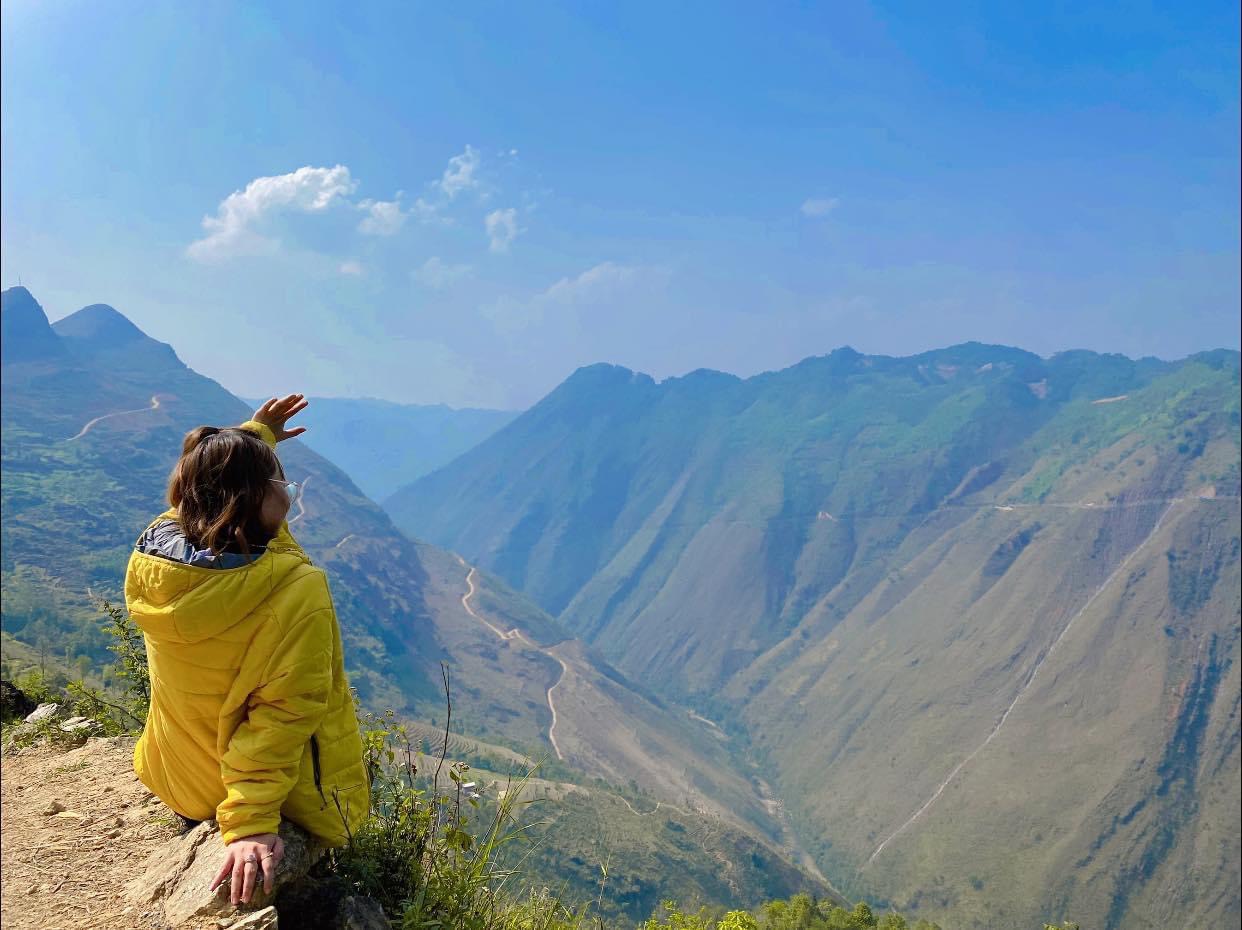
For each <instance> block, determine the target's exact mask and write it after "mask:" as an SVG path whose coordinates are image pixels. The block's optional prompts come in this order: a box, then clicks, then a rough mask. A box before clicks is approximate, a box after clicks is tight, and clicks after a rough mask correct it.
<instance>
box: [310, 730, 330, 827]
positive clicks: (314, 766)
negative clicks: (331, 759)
mask: <svg viewBox="0 0 1242 930" xmlns="http://www.w3.org/2000/svg"><path fill="white" fill-rule="evenodd" d="M310 749H311V770H312V771H313V772H314V774H315V789H316V790H317V791H318V792H319V799H320V800H321V801H323V806H322V807H320V808H319V809H320V810H323V808H324V807H327V806H328V799H327V798H326V797H324V794H323V773H322V771H321V770H320V768H319V738H318V737H317V736H312V737H311V738H310Z"/></svg>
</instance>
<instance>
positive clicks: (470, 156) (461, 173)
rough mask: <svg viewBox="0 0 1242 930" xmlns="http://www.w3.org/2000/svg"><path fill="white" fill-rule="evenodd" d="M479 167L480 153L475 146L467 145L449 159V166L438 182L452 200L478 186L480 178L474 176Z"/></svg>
mask: <svg viewBox="0 0 1242 930" xmlns="http://www.w3.org/2000/svg"><path fill="white" fill-rule="evenodd" d="M478 167H479V153H478V151H477V150H476V149H475V148H474V146H472V145H467V146H466V150H465V151H464V152H462V153H461V154H460V155H454V156H453V157H452V158H450V159H449V163H448V167H447V168H445V169H444V174H443V175H442V176H441V178H440V180H439V182H438V186H439V188H440V190H442V191H444V193H445V195H446V196H447V197H448V198H449V199H450V200H452V199H453V198H454V197H456V196H457V195H458V194H460V193H461V192H462V191H465V190H470V189H471V188H475V187H478V186H479V179H478V178H476V177H475V176H474V173H475V171H477V170H478Z"/></svg>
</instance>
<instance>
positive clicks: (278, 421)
mask: <svg viewBox="0 0 1242 930" xmlns="http://www.w3.org/2000/svg"><path fill="white" fill-rule="evenodd" d="M309 403H310V401H308V400H307V399H306V395H305V394H290V395H289V396H288V397H280V398H277V397H273V398H272V399H271V400H269V401H266V402H265V403H264V404H263V406H262V407H260V408H259V409H258V410H256V411H255V412H254V416H253V417H251V419H252V420H254V421H255V422H257V423H262V424H263V425H264V426H266V427H267V428H268V429H270V430H271V431H272V433H273V434H275V436H276V441H277V442H282V441H283V440H285V439H292V438H293V437H294V436H301V435H302V434H303V433H305V432H306V427H305V426H295V427H294V428H293V429H285V423H287V422H288V421H289V420H290V419H291V418H292V417H293V416H295V415H296V414H298V413H300V412H302V411H303V410H305V409H306V405H307V404H309Z"/></svg>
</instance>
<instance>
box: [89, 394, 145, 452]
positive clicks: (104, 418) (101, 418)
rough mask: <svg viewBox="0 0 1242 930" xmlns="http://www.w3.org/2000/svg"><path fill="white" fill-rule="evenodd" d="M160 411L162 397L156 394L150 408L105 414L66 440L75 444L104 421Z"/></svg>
mask: <svg viewBox="0 0 1242 930" xmlns="http://www.w3.org/2000/svg"><path fill="white" fill-rule="evenodd" d="M159 409H160V396H159V395H158V394H156V395H154V396H152V398H151V404H150V406H147V407H139V408H137V409H136V410H118V411H116V412H115V413H105V414H104V415H103V416H101V417H95V419H93V420H91V421H90V422H89V423H87V424H86V425H85V426H84V427H82V428H81V429H80V430H78V432H77V435H75V436H70V437H69V438H68V439H66V440H65V442H73V441H74V440H75V439H81V438H82V437H83V436H85V435H86V434H87V433H89V432H90V431H91V429H92V428H93V427H94V426H95V424H96V423H100V422H102V421H104V420H110V419H112V418H113V417H123V416H126V415H127V414H130V413H146V412H147V411H148V410H159Z"/></svg>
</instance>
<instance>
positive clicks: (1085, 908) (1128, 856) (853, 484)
mask: <svg viewBox="0 0 1242 930" xmlns="http://www.w3.org/2000/svg"><path fill="white" fill-rule="evenodd" d="M1238 371H1239V365H1238V354H1237V353H1236V352H1233V351H1218V352H1211V353H1204V354H1201V355H1197V356H1194V357H1192V358H1189V359H1185V360H1183V361H1180V362H1160V361H1157V360H1155V359H1144V360H1140V361H1132V360H1130V359H1127V358H1124V357H1122V356H1116V355H1099V354H1096V353H1091V352H1068V353H1063V354H1061V355H1057V356H1054V357H1053V358H1050V359H1042V358H1040V357H1038V356H1035V355H1033V354H1031V353H1027V352H1023V351H1021V350H1018V349H1012V348H1006V347H1002V346H987V345H980V344H973V343H972V344H966V345H961V346H954V347H951V348H947V349H943V350H939V351H935V352H929V353H925V354H923V355H919V356H914V357H911V358H888V357H883V356H864V355H860V354H858V353H856V352H853V351H851V350H848V349H842V350H838V351H835V352H833V353H832V354H830V355H828V356H823V357H816V358H809V359H807V360H806V361H804V362H802V363H800V364H798V365H795V366H793V367H792V368H788V369H786V370H784V371H779V372H771V373H767V374H764V375H760V376H757V377H754V378H749V379H745V380H743V379H740V378H735V377H732V376H729V375H724V374H720V373H717V372H708V371H700V372H694V373H692V374H690V375H687V376H685V377H683V378H671V379H668V380H666V381H663V382H660V383H656V382H655V381H653V380H652V379H651V378H649V377H647V376H645V375H642V374H637V373H635V372H632V371H629V370H627V369H623V368H619V367H616V366H608V365H596V366H591V367H589V368H584V369H581V370H579V371H578V372H576V373H575V374H574V375H573V376H572V377H571V378H569V379H568V380H567V381H566V382H565V383H563V384H562V385H561V386H560V387H559V388H557V389H556V390H555V391H553V392H552V393H551V394H550V395H549V396H548V397H546V398H545V399H544V400H543V401H541V402H540V403H538V404H536V405H535V406H534V407H533V408H531V409H530V410H529V411H527V412H526V413H525V414H523V415H522V416H521V417H519V418H518V419H517V420H515V421H514V422H513V423H511V424H510V425H509V427H507V428H506V429H505V430H504V431H503V432H502V433H499V434H497V435H496V436H493V437H492V438H491V439H489V440H487V441H485V442H483V443H482V444H481V445H480V446H479V447H478V448H476V449H474V450H472V451H471V452H469V453H467V454H465V455H463V456H462V457H461V458H459V459H458V460H456V461H455V462H453V463H452V464H451V465H449V466H448V467H446V468H444V469H441V470H440V471H437V472H435V473H433V474H431V475H428V476H426V477H425V478H422V479H420V480H419V481H417V482H415V483H413V484H412V485H411V486H409V487H407V488H405V489H403V490H402V491H401V492H399V493H398V494H396V495H394V496H393V498H391V499H390V500H389V501H388V502H387V507H388V510H389V512H390V513H392V514H393V516H394V519H395V520H396V521H397V523H398V525H400V526H401V527H402V528H403V529H405V530H407V531H408V532H411V533H415V534H418V535H420V536H422V537H424V538H428V539H431V540H434V541H436V542H438V543H440V544H442V545H445V546H448V547H450V548H453V549H455V550H457V551H459V552H462V553H463V554H464V555H466V556H467V557H468V558H471V559H474V560H477V561H478V562H479V564H482V565H485V566H487V567H488V568H489V569H491V570H493V571H496V572H497V573H498V574H500V575H501V576H502V577H504V578H505V579H506V580H507V581H509V582H510V583H511V584H513V585H514V586H515V587H517V588H519V589H520V590H523V591H525V592H527V593H529V594H530V595H531V596H532V597H533V598H534V599H535V600H536V601H537V602H538V603H540V604H541V605H542V606H543V607H544V608H545V609H547V610H548V611H549V612H551V613H552V614H553V615H556V616H557V617H558V618H559V619H560V621H561V622H562V623H564V624H565V625H566V627H567V628H569V629H570V630H572V631H574V632H575V633H577V634H579V635H581V636H583V637H584V638H586V639H587V640H588V641H590V642H592V643H594V644H595V645H597V646H598V647H599V648H601V649H602V650H603V651H604V652H605V654H606V655H608V656H609V657H610V658H611V659H612V660H613V661H614V662H615V663H617V664H618V666H619V667H620V668H622V669H624V670H625V671H627V672H628V673H630V674H631V675H633V676H635V677H636V678H638V679H639V680H642V681H646V682H650V683H651V684H652V686H653V687H654V688H656V689H657V690H658V691H660V692H661V693H663V694H665V695H668V696H676V697H678V698H681V699H684V700H688V701H691V702H694V703H697V704H698V705H699V706H700V707H701V708H703V709H704V710H705V712H708V713H710V714H711V715H714V716H716V717H717V719H718V720H719V721H720V722H721V723H723V724H724V725H726V726H727V727H729V728H731V729H733V730H734V731H740V732H744V733H746V734H748V735H749V738H750V739H751V740H753V742H754V744H755V745H756V747H757V748H758V749H759V751H761V752H762V753H763V754H764V755H765V756H766V757H767V758H768V760H769V761H770V763H771V764H772V766H773V769H774V771H775V773H776V775H777V784H778V785H779V788H780V790H781V791H782V793H783V794H784V796H785V798H786V800H787V802H788V803H789V804H790V805H791V806H792V808H793V809H794V811H795V812H796V813H797V815H798V816H797V817H796V818H795V821H796V822H797V823H799V824H800V825H801V826H802V827H803V829H804V831H805V832H804V838H805V839H806V840H807V842H808V844H809V845H810V846H811V847H812V849H813V851H815V852H816V853H817V855H818V856H819V861H820V865H821V866H822V867H824V868H825V871H827V872H828V874H830V875H831V876H832V877H833V879H834V881H837V883H838V884H842V883H844V887H846V888H847V889H848V890H850V891H851V892H853V891H865V892H866V893H868V894H870V895H873V896H875V897H878V898H882V899H888V900H892V901H893V902H894V903H895V904H897V905H898V906H899V907H901V908H903V909H910V910H913V911H915V912H916V913H920V914H922V913H926V914H929V915H932V916H936V917H943V918H944V919H946V920H948V919H950V915H951V919H952V922H953V924H954V925H956V926H977V927H985V926H986V927H1019V926H1028V925H1030V924H1032V923H1033V922H1035V921H1037V920H1038V919H1039V915H1040V914H1041V913H1046V912H1047V909H1048V908H1049V907H1051V906H1053V905H1055V906H1056V909H1057V912H1062V913H1068V914H1071V915H1073V916H1074V917H1075V919H1078V920H1081V921H1083V922H1084V925H1085V926H1099V927H1126V928H1129V927H1146V926H1153V927H1154V926H1164V925H1166V923H1167V922H1168V921H1172V922H1173V923H1175V924H1176V923H1179V922H1181V923H1183V924H1184V925H1187V926H1190V925H1200V924H1202V925H1204V926H1224V925H1227V924H1229V923H1230V922H1233V921H1236V919H1237V916H1238V913H1239V898H1238V891H1237V888H1238V876H1239V852H1238V844H1239V832H1240V831H1239V826H1238V801H1239V795H1238V791H1239V788H1238V766H1239V757H1238V707H1239V681H1238V648H1239V642H1238V617H1239V588H1238V585H1239V515H1238V493H1239V491H1238V486H1239V400H1238V386H1239V379H1238ZM1170 889H1172V890H1170Z"/></svg>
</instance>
